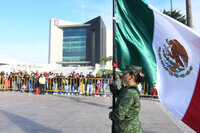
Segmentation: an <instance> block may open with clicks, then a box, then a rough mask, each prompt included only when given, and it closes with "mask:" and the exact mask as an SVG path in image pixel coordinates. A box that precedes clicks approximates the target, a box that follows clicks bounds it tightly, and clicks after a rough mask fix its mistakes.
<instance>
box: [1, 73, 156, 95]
mask: <svg viewBox="0 0 200 133" xmlns="http://www.w3.org/2000/svg"><path fill="white" fill-rule="evenodd" d="M112 82H113V80H112V79H104V78H71V77H67V78H66V77H46V79H45V85H44V89H45V92H46V93H50V94H63V95H101V96H102V95H103V96H107V95H108V96H109V95H112V93H111V92H110V86H109V85H110V84H111V83H112ZM123 86H125V84H124V83H123V82H122V81H121V87H123ZM39 87H40V83H39V78H36V77H25V76H9V77H4V76H0V91H8V90H11V91H24V92H35V90H36V88H39ZM140 96H144V97H145V96H153V87H152V86H149V85H148V84H145V83H143V84H142V89H141V90H140ZM154 96H155V95H154ZM156 96H157V95H156Z"/></svg>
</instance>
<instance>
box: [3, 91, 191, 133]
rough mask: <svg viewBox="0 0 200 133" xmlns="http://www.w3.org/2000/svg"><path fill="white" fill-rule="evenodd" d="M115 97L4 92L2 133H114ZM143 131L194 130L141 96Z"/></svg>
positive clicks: (188, 132)
mask: <svg viewBox="0 0 200 133" xmlns="http://www.w3.org/2000/svg"><path fill="white" fill-rule="evenodd" d="M111 103H112V98H111V97H93V96H61V95H35V94H29V93H19V92H0V123H1V124H0V132H1V133H111V123H112V122H111V120H110V119H108V114H109V112H110V111H111V110H110V109H109V107H110V106H111ZM141 104H142V108H141V112H140V121H141V123H142V129H143V133H193V132H194V131H192V130H191V129H190V128H188V127H187V126H186V125H185V124H183V123H182V122H181V121H180V120H178V119H176V118H175V117H174V116H173V115H172V114H171V113H170V112H169V111H168V110H166V109H165V107H164V106H163V105H161V104H160V102H159V101H158V100H154V99H151V98H141Z"/></svg>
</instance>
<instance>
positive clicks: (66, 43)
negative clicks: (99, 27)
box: [63, 28, 86, 62]
mask: <svg viewBox="0 0 200 133" xmlns="http://www.w3.org/2000/svg"><path fill="white" fill-rule="evenodd" d="M65 61H70V62H71V61H75V62H76V61H86V28H64V29H63V62H65Z"/></svg>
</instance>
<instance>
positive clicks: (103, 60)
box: [100, 56, 108, 65]
mask: <svg viewBox="0 0 200 133" xmlns="http://www.w3.org/2000/svg"><path fill="white" fill-rule="evenodd" d="M107 61H108V59H107V57H106V56H103V57H102V58H101V59H100V62H102V63H103V65H104V63H105V62H107Z"/></svg>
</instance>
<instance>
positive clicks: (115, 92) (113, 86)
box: [110, 82, 119, 96]
mask: <svg viewBox="0 0 200 133" xmlns="http://www.w3.org/2000/svg"><path fill="white" fill-rule="evenodd" d="M110 91H111V92H112V94H113V95H115V96H116V95H118V94H119V90H118V89H117V84H116V83H115V82H112V83H111V84H110Z"/></svg>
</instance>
